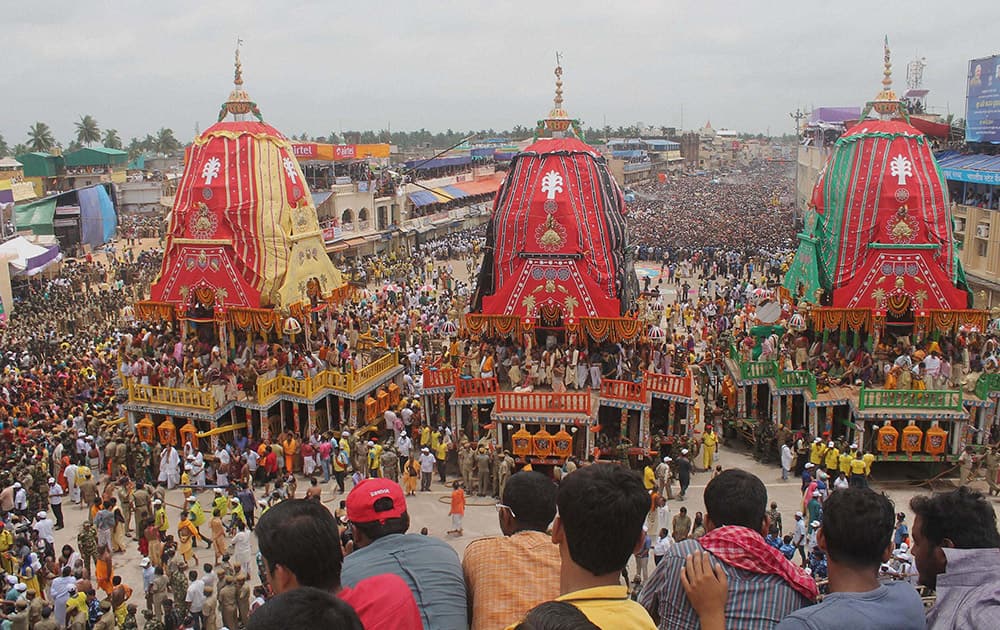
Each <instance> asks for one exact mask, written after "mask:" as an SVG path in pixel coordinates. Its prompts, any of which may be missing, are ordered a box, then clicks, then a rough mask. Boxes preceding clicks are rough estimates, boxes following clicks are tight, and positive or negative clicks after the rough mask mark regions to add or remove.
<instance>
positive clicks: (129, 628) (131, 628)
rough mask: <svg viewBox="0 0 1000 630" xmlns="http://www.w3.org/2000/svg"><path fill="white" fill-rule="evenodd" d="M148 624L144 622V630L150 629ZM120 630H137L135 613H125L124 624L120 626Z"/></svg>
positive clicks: (137, 624) (137, 623)
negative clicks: (145, 629)
mask: <svg viewBox="0 0 1000 630" xmlns="http://www.w3.org/2000/svg"><path fill="white" fill-rule="evenodd" d="M150 627H151V626H150V625H149V622H146V628H150ZM121 630H139V622H138V621H136V618H135V613H134V612H132V611H131V610H130V611H128V612H127V613H125V622H124V623H122V625H121Z"/></svg>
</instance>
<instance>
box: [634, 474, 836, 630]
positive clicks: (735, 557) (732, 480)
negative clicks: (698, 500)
mask: <svg viewBox="0 0 1000 630" xmlns="http://www.w3.org/2000/svg"><path fill="white" fill-rule="evenodd" d="M705 508H706V511H707V514H706V517H705V529H706V530H707V533H706V534H705V536H703V537H702V538H700V539H698V540H685V541H682V542H679V543H677V544H675V545H673V546H671V548H670V549H669V550H668V551H667V553H666V555H665V556H664V557H663V560H661V561H660V563H659V564H658V565H657V566H656V569H655V570H654V571H653V574H652V575H651V576H650V578H649V580H648V581H647V583H646V584H645V586H644V587H643V589H642V593H641V594H640V595H639V603H640V604H642V605H643V606H644V607H645V608H646V610H647V611H648V612H649V614H650V615H651V616H652V617H653V619H654V620H655V621H656V622H657V623H658V624H659V627H660V629H661V630H667V629H668V628H669V629H671V630H673V629H683V628H692V629H696V628H700V627H701V626H700V623H699V621H698V614H697V613H696V612H695V610H694V608H692V607H691V604H690V603H689V601H688V599H687V595H686V594H685V593H684V588H683V586H682V584H681V579H680V576H681V573H682V572H683V571H684V562H685V560H686V559H687V557H688V556H689V555H691V554H693V553H695V552H699V551H708V552H709V553H711V555H712V560H713V563H714V564H720V565H721V566H722V568H723V570H724V571H725V572H726V577H727V579H728V582H729V596H728V599H727V601H726V614H725V619H726V628H727V629H728V630H750V629H754V630H756V629H763V628H772V627H773V626H775V625H776V624H777V623H778V622H779V621H781V620H782V619H783V618H784V617H785V616H787V615H788V613H790V612H792V611H793V610H797V609H799V608H802V607H803V606H807V605H808V604H810V603H811V601H814V600H815V597H816V594H815V593H816V585H815V583H814V582H813V581H812V579H811V578H809V577H808V576H806V575H805V573H804V572H802V571H801V569H799V568H798V567H796V566H794V565H793V564H792V563H791V562H789V561H788V560H786V559H785V558H784V556H782V555H781V553H780V552H779V551H777V550H776V549H774V548H773V547H769V546H768V545H767V543H766V542H765V541H764V535H765V534H766V533H767V530H768V527H769V525H770V523H769V520H768V518H767V490H766V488H765V487H764V484H763V483H762V482H761V481H760V479H758V478H757V477H755V476H754V475H752V474H750V473H748V472H746V471H743V470H738V469H731V470H726V471H724V472H723V473H721V474H720V475H719V476H717V477H715V478H714V479H712V481H711V482H709V484H708V486H707V487H706V488H705Z"/></svg>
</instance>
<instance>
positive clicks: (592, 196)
mask: <svg viewBox="0 0 1000 630" xmlns="http://www.w3.org/2000/svg"><path fill="white" fill-rule="evenodd" d="M552 170H556V171H557V172H559V173H560V174H561V175H563V176H564V177H565V181H564V182H563V187H564V192H563V195H564V197H561V199H565V200H568V206H567V209H566V210H564V211H560V212H559V213H558V214H557V218H560V219H563V220H562V223H563V226H564V227H565V228H566V229H567V232H568V236H567V241H568V242H569V243H571V244H576V245H577V247H578V250H577V251H574V252H565V253H573V254H582V255H583V259H582V263H583V264H582V265H581V268H582V272H584V273H586V274H587V275H588V276H590V277H591V278H593V279H594V280H595V282H596V283H597V284H598V286H599V287H600V288H601V291H602V292H603V293H604V294H605V295H606V296H608V297H611V298H615V299H620V300H621V304H622V312H624V311H625V310H626V309H627V308H628V305H630V304H631V303H632V302H634V300H635V297H636V295H637V292H638V286H639V283H638V279H636V278H635V277H634V276H635V271H634V268H633V267H632V266H631V265H630V264H628V259H627V256H626V249H627V238H628V237H627V231H626V225H625V215H624V210H625V205H624V204H625V202H624V198H623V197H622V194H621V191H620V190H619V188H618V185H617V184H616V183H615V181H614V179H613V178H612V177H611V174H610V172H609V171H608V169H607V166H606V164H605V161H604V159H603V158H601V157H595V156H594V155H592V154H591V153H588V152H584V151H555V152H552V153H535V152H525V153H521V154H518V155H517V156H515V158H514V161H513V163H512V166H511V170H510V172H509V174H508V175H507V178H506V179H505V180H504V183H503V186H502V187H501V188H500V190H499V192H498V193H497V197H496V199H495V201H494V205H493V216H492V218H491V220H490V223H489V226H488V227H487V234H486V238H487V241H486V245H487V252H488V254H492V255H491V256H489V255H488V256H487V257H486V261H485V262H484V263H483V266H482V268H481V269H480V274H479V289H478V290H477V294H476V298H475V301H474V310H481V309H482V299H483V297H484V296H486V295H493V294H494V293H495V292H496V290H497V288H498V287H499V285H501V284H503V283H504V282H507V281H511V280H512V279H513V278H515V277H516V275H517V270H518V267H519V262H520V261H519V254H521V253H522V252H525V251H528V252H536V251H538V249H539V248H538V247H537V246H536V245H535V244H534V242H533V241H534V230H533V229H532V227H533V226H535V225H536V224H537V222H538V221H540V220H541V219H540V218H539V216H536V214H535V213H533V211H532V209H533V206H537V207H538V208H539V210H538V211H537V212H540V208H541V204H542V202H541V200H540V195H541V193H540V190H541V180H542V178H543V177H544V176H545V174H546V173H548V172H549V171H552ZM568 218H571V219H572V220H571V221H567V220H565V219H568ZM567 223H568V225H567ZM629 274H631V275H632V276H633V277H632V278H629ZM630 293H631V294H630Z"/></svg>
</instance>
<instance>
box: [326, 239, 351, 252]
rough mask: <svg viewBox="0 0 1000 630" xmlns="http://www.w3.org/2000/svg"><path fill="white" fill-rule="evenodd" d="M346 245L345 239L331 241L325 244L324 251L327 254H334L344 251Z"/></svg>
mask: <svg viewBox="0 0 1000 630" xmlns="http://www.w3.org/2000/svg"><path fill="white" fill-rule="evenodd" d="M347 247H348V245H347V241H340V242H338V243H331V244H330V245H327V246H326V253H327V254H336V253H337V252H342V251H344V250H345V249H347Z"/></svg>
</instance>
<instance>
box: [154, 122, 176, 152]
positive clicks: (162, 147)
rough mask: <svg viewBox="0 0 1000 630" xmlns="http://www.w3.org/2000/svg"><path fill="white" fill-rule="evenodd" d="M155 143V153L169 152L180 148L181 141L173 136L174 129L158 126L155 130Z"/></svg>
mask: <svg viewBox="0 0 1000 630" xmlns="http://www.w3.org/2000/svg"><path fill="white" fill-rule="evenodd" d="M155 143H156V152H157V153H167V154H169V153H173V152H174V151H176V150H177V149H179V148H181V143H180V142H178V141H177V138H175V137H174V130H173V129H170V128H168V127H160V130H159V131H157V132H156V140H155Z"/></svg>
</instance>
